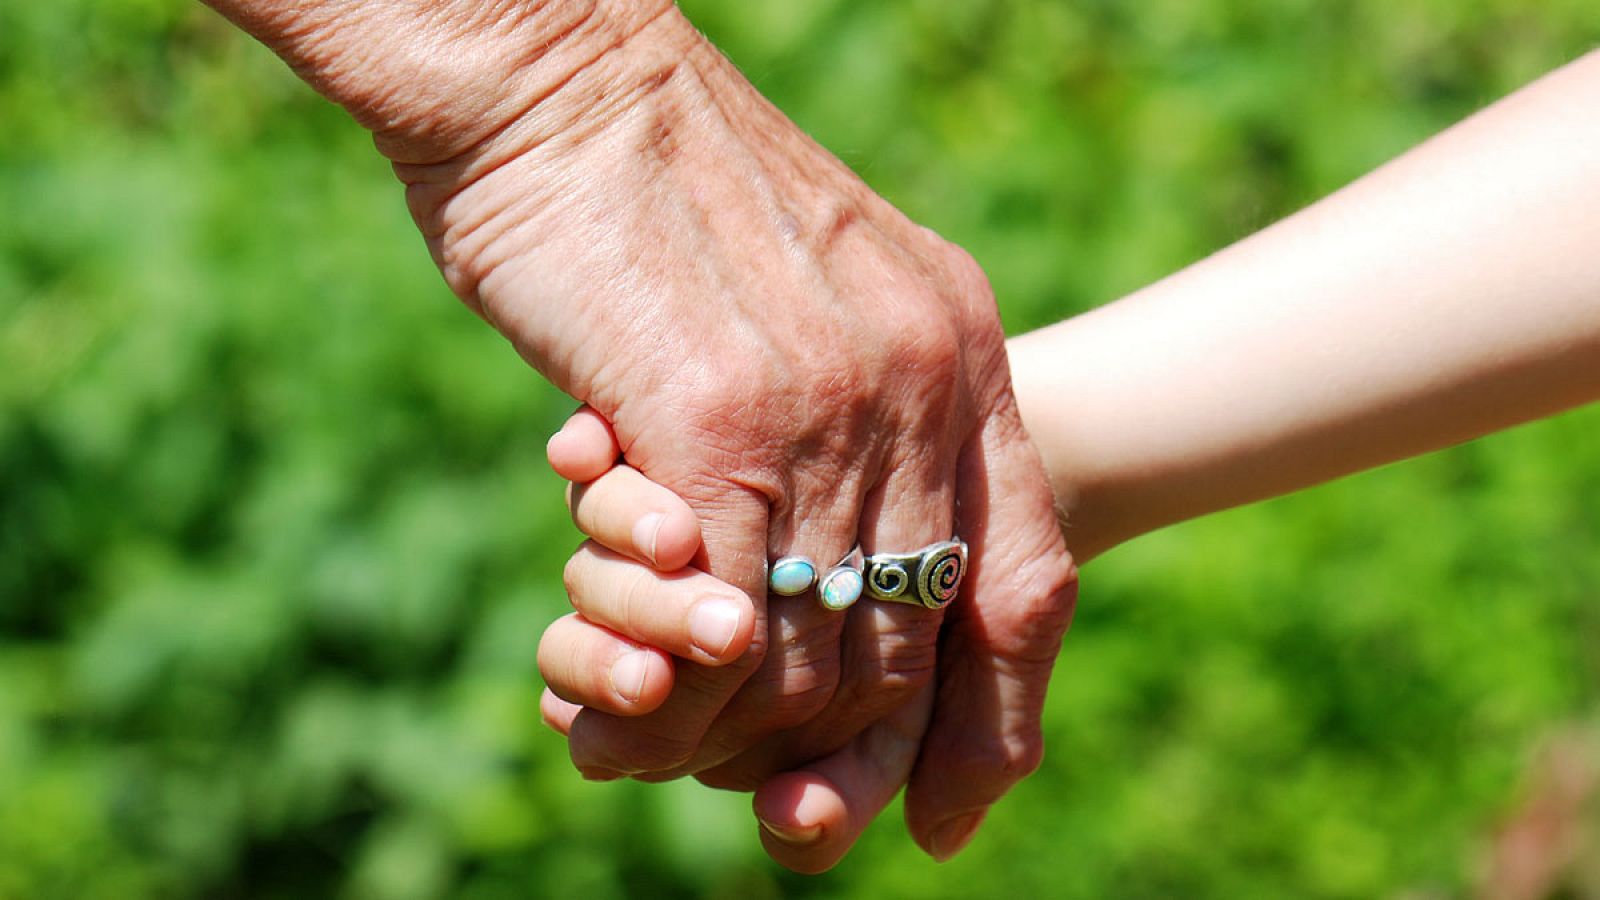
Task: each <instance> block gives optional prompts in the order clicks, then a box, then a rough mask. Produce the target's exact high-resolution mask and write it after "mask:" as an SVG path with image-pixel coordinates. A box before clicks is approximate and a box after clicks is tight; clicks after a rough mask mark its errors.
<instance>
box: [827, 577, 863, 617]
mask: <svg viewBox="0 0 1600 900" xmlns="http://www.w3.org/2000/svg"><path fill="white" fill-rule="evenodd" d="M863 584H864V582H862V580H861V573H860V572H857V571H856V570H854V569H835V570H834V571H832V572H829V573H828V576H827V577H826V578H824V579H823V580H822V586H821V587H819V588H817V600H819V601H821V603H822V605H823V606H825V607H827V608H828V609H831V610H833V611H835V612H838V611H839V610H844V609H849V608H850V607H851V606H852V605H854V604H855V602H856V601H857V600H860V599H861V588H862V585H863Z"/></svg>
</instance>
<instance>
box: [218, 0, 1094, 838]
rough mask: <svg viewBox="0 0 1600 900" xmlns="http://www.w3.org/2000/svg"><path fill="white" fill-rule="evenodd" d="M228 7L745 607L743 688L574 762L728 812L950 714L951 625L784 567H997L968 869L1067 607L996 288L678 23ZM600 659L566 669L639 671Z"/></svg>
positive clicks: (585, 741)
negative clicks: (684, 512) (703, 791)
mask: <svg viewBox="0 0 1600 900" xmlns="http://www.w3.org/2000/svg"><path fill="white" fill-rule="evenodd" d="M212 3H213V5H215V6H216V7H217V8H219V9H220V10H221V11H222V12H223V13H224V14H226V15H228V16H229V17H230V18H232V19H234V20H235V21H236V22H238V23H239V24H240V25H242V26H243V27H245V28H246V29H247V30H249V31H251V32H252V33H253V34H255V35H256V36H257V37H259V38H261V39H262V40H263V41H265V42H266V43H268V44H269V45H270V46H272V47H273V49H274V50H275V51H276V52H278V53H279V54H280V55H282V56H283V57H284V58H285V59H286V60H287V61H288V62H289V63H290V64H291V65H292V66H293V67H294V68H295V69H296V71H297V72H298V73H300V74H301V75H302V76H303V77H305V78H306V79H307V80H308V81H309V82H310V83H311V84H312V85H313V86H315V87H316V88H317V89H318V90H320V91H322V92H323V93H324V94H325V95H327V96H328V97H330V98H331V99H333V100H335V101H336V102H338V103H340V104H342V105H343V106H344V107H345V108H346V109H348V110H350V112H351V113H352V114H353V115H354V116H355V117H356V118H357V119H358V120H359V121H360V122H362V123H363V124H364V125H366V126H368V127H369V128H371V129H372V130H373V131H374V134H375V137H376V140H377V143H378V146H379V148H380V150H382V151H383V152H384V153H385V154H387V155H388V156H389V157H390V158H391V159H392V160H393V161H394V163H395V170H396V172H397V174H398V175H399V177H400V178H401V180H402V181H404V182H405V183H406V184H407V186H408V189H407V199H408V203H409V205H410V208H411V211H412V214H413V216H414V217H415V219H416V221H417V223H418V225H419V226H420V227H421V229H422V231H423V233H424V235H425V236H426V238H427V241H428V245H429V248H430V250H431V251H432V253H433V255H434V258H435V260H436V261H437V263H438V264H439V266H440V269H441V270H442V272H443V273H444V276H445V278H446V280H447V282H448V283H449V284H450V286H451V287H452V288H453V289H454V290H455V291H456V293H457V294H459V295H460V296H461V297H462V299H463V300H464V301H466V302H467V303H468V304H469V305H470V306H472V307H473V308H474V309H475V310H477V311H478V312H479V313H480V314H481V315H482V316H483V317H484V318H485V319H486V320H488V321H489V322H490V323H491V324H493V325H494V326H495V327H497V328H498V329H499V330H500V331H501V332H502V333H503V334H505V336H506V337H507V338H508V339H509V340H510V341H511V342H512V343H513V344H514V345H515V346H516V347H517V349H518V350H519V351H520V352H521V353H522V354H523V356H524V357H525V358H527V359H528V360H529V362H531V363H532V364H533V365H534V366H536V367H537V368H538V369H539V370H540V371H541V372H542V373H544V374H545V375H546V376H547V377H549V378H550V379H551V380H552V381H553V382H554V383H555V384H556V385H557V386H559V387H560V388H561V389H563V390H565V391H566V392H568V393H569V394H571V395H573V396H574V397H577V398H579V399H581V400H583V401H585V402H587V403H589V404H590V405H592V406H593V407H594V408H595V409H596V410H597V411H598V412H599V413H600V414H601V415H603V416H604V417H605V418H606V419H607V420H609V421H610V422H612V423H614V425H615V428H616V436H617V439H618V441H619V442H620V445H621V447H622V449H623V450H624V452H625V454H626V457H627V459H628V461H629V462H630V463H631V464H632V465H633V466H635V467H637V468H638V469H639V470H640V471H641V472H643V473H645V474H646V475H647V476H648V477H649V478H651V479H653V480H655V481H657V482H659V483H660V484H661V485H663V486H665V487H667V488H668V489H670V490H671V491H673V492H675V493H676V494H678V495H679V496H681V497H683V498H684V499H685V500H686V501H687V502H688V504H689V506H690V507H691V508H692V510H693V512H694V514H695V515H696V516H697V517H698V519H699V521H700V522H701V523H702V527H703V531H704V550H703V555H702V557H701V559H700V564H701V566H702V567H703V568H705V569H706V571H708V572H710V573H712V574H714V575H715V576H717V577H718V578H720V579H722V580H724V581H726V582H728V583H730V584H732V585H733V586H735V587H737V588H738V589H739V590H740V591H742V592H743V594H744V595H745V597H747V598H749V602H750V603H751V604H752V605H751V607H750V615H749V617H748V619H746V618H745V617H743V616H742V615H741V616H740V617H739V618H738V621H737V622H736V623H735V624H734V625H733V626H732V628H730V629H729V632H730V634H729V644H728V646H734V645H735V644H737V643H738V642H739V641H741V640H742V638H741V635H742V634H744V633H749V634H752V635H753V639H752V640H751V642H750V645H749V648H748V650H747V651H746V652H744V653H743V654H742V655H740V656H739V657H738V658H737V659H734V660H731V661H729V660H726V659H722V658H718V659H717V660H716V661H717V662H722V663H725V664H724V665H721V666H719V667H709V666H705V667H701V666H686V667H684V668H683V669H682V670H681V671H680V673H679V675H678V678H677V682H676V687H675V689H674V690H673V691H672V693H671V695H670V697H668V698H666V700H665V702H663V703H662V704H661V705H660V707H659V708H657V709H654V710H653V711H651V712H649V713H648V714H644V715H627V714H626V713H633V712H640V711H642V709H643V707H642V706H641V705H640V704H641V703H642V702H643V701H644V700H645V699H646V698H645V697H644V696H643V695H642V694H637V695H634V696H632V697H631V700H632V706H630V703H629V701H630V696H629V691H631V690H632V689H631V688H629V689H627V690H625V691H624V692H623V693H622V694H620V695H619V697H618V699H617V705H616V706H615V707H613V708H612V709H611V710H610V711H609V712H607V711H602V710H601V709H589V710H585V711H584V712H583V713H582V714H580V715H578V716H576V718H575V719H574V720H573V721H572V722H571V729H570V730H571V747H572V755H573V758H574V761H575V762H576V763H577V764H578V765H579V766H580V767H581V768H582V769H584V770H585V771H587V772H589V773H591V774H595V775H601V776H603V775H606V774H608V773H626V774H634V775H639V776H642V777H651V778H665V777H674V776H676V775H680V774H684V773H692V772H706V771H707V770H712V769H713V767H717V766H719V765H722V764H724V763H728V762H729V760H735V762H734V763H732V764H730V766H725V767H723V768H721V769H717V770H716V772H717V773H718V774H711V775H707V776H706V777H707V780H711V781H713V782H715V783H720V784H729V785H751V784H754V783H756V782H757V781H760V780H761V779H763V778H764V777H765V776H766V775H767V774H768V773H769V772H770V771H776V770H779V769H782V768H784V767H786V766H787V765H789V764H791V763H793V762H798V761H803V760H807V759H811V758H814V757H816V756H819V755H821V754H823V753H825V752H827V751H831V750H834V749H836V748H839V747H843V746H845V745H846V744H848V743H849V742H850V741H851V740H852V739H854V738H855V737H856V735H858V734H860V733H861V732H862V731H863V729H865V728H867V726H869V725H870V724H871V723H874V722H877V721H879V720H880V719H882V718H884V717H885V716H888V715H890V714H895V715H907V713H905V712H904V711H903V710H904V709H905V708H906V704H907V703H908V702H910V701H912V700H914V699H918V698H923V699H921V700H920V702H922V703H927V702H928V701H927V700H926V699H925V698H926V697H927V696H928V694H927V693H926V687H927V685H928V683H929V679H930V678H931V676H932V674H933V668H934V665H935V656H936V655H935V652H934V651H935V643H936V640H937V637H938V633H939V625H940V616H939V615H938V614H936V613H929V612H927V611H925V610H919V609H910V608H906V609H900V608H895V609H879V608H876V605H873V606H874V608H873V609H872V610H870V614H869V612H868V611H866V610H863V611H862V613H861V614H855V613H852V614H850V615H839V614H836V613H832V612H827V611H825V610H822V609H820V608H818V607H817V606H816V605H815V604H813V603H810V602H807V601H803V600H799V599H795V600H791V601H785V602H782V603H775V604H772V605H771V606H768V604H767V602H766V589H765V583H764V571H765V564H766V562H767V560H768V559H769V558H774V557H777V556H782V555H789V554H801V555H805V556H808V557H810V558H812V559H814V560H817V561H818V562H819V563H822V564H823V565H827V564H828V563H831V562H832V561H834V560H836V559H839V558H841V557H843V556H844V555H845V554H846V552H847V551H849V550H850V549H851V548H852V547H854V546H856V545H857V544H858V543H859V544H861V545H862V546H863V547H864V548H865V549H866V550H867V551H868V552H872V551H874V550H913V549H916V548H920V547H922V546H925V545H927V544H929V543H932V542H935V541H941V540H946V539H948V538H950V537H951V535H952V534H957V533H959V534H960V535H961V536H962V537H963V538H965V539H966V540H967V541H968V542H969V543H970V544H971V545H972V547H973V562H972V568H971V573H970V575H969V576H968V580H967V589H966V591H965V597H964V599H963V601H962V602H961V603H960V604H959V605H958V606H957V607H956V608H955V609H954V611H953V613H952V615H951V621H950V622H949V625H948V627H947V628H946V630H945V635H944V638H943V640H944V645H945V647H944V652H942V653H941V654H940V655H939V658H940V659H941V660H943V665H944V666H945V671H944V672H943V673H942V678H941V688H940V700H939V706H938V709H937V711H935V712H934V713H933V714H932V715H933V719H932V723H931V725H930V726H929V729H928V732H927V737H926V740H925V742H924V744H923V749H922V755H921V757H920V762H919V766H920V768H919V770H918V773H919V774H918V776H917V777H916V778H914V779H913V784H912V788H913V793H912V796H911V798H910V801H911V802H910V805H909V807H908V814H909V815H910V816H911V818H912V821H913V826H914V830H916V831H917V832H918V834H919V836H920V837H921V838H922V839H923V841H924V844H925V845H927V846H931V847H933V848H935V850H936V851H940V852H943V851H942V850H941V848H946V849H948V848H951V847H955V846H959V843H960V840H958V838H964V834H965V833H970V831H971V826H975V824H976V822H975V819H974V817H975V816H978V815H980V814H981V811H982V810H983V809H984V808H986V807H987V805H988V803H990V802H992V801H993V799H994V798H995V797H997V796H998V795H999V793H1000V792H1002V791H1003V790H1004V789H1005V788H1006V787H1007V786H1009V784H1011V783H1012V782H1013V781H1014V780H1015V779H1016V778H1017V777H1019V776H1020V775H1021V774H1024V773H1025V772H1026V771H1028V770H1029V769H1031V767H1032V766H1033V765H1034V764H1035V762H1036V760H1037V759H1038V754H1039V752H1040V751H1039V737H1038V730H1037V715H1036V713H1037V709H1038V705H1039V701H1040V697H1041V695H1042V691H1043V686H1044V680H1045V678H1046V677H1047V675H1048V672H1049V668H1050V664H1051V661H1052V660H1053V658H1054V655H1055V652H1056V648H1057V645H1058V641H1059V638H1060V636H1061V632H1062V631H1063V630H1064V629H1065V627H1066V622H1067V619H1068V617H1069V614H1070V609H1071V601H1072V596H1073V595H1072V590H1071V587H1072V583H1073V569H1072V566H1071V561H1070V559H1069V557H1068V556H1067V554H1066V552H1065V549H1064V548H1063V546H1062V543H1061V538H1060V535H1059V534H1058V533H1057V530H1056V527H1055V522H1054V517H1053V515H1052V508H1051V499H1050V494H1049V491H1048V488H1047V486H1046V483H1045V480H1044V477H1043V473H1042V470H1041V468H1040V465H1039V462H1038V460H1037V457H1036V456H1035V454H1034V452H1033V450H1032V448H1031V447H1030V445H1029V444H1028V442H1027V439H1026V436H1025V434H1024V432H1023V429H1022V427H1021V424H1020V420H1019V418H1018V414H1017V410H1016V404H1015V400H1014V399H1013V397H1012V393H1011V387H1010V382H1009V375H1008V372H1007V367H1006V364H1005V349H1004V343H1003V339H1002V333H1001V329H1000V325H999V321H998V318H997V316H996V311H995V307H994V302H993V299H992V297H991V295H990V292H989V289H988V286H987V283H986V281H985V279H984V277H983V275H982V273H981V272H980V271H979V269H978V267H977V266H976V265H975V264H974V263H973V262H972V260H971V259H970V258H969V257H968V256H967V255H966V254H964V253H963V252H962V251H960V250H959V249H957V248H955V247H953V246H951V245H949V244H947V243H945V242H944V241H942V240H941V239H939V238H938V237H937V236H936V235H934V234H932V233H931V232H929V231H927V230H925V229H923V228H920V227H918V226H917V225H915V224H913V223H912V222H910V221H908V220H907V219H905V218H904V217H903V216H902V215H900V214H899V213H898V212H897V211H896V210H895V209H893V208H892V207H890V206H889V205H888V204H887V203H885V202H884V201H883V200H881V199H880V198H878V197H877V196H876V195H874V194H873V193H872V191H871V190H870V189H868V188H867V187H866V186H865V185H864V184H862V183H861V182H860V181H859V180H858V179H857V178H856V177H855V176H854V175H853V174H852V173H851V172H850V171H849V170H848V169H847V168H845V167H844V166H843V165H842V164H840V163H839V162H838V161H837V160H835V159H834V158H833V157H831V156H830V155H829V154H828V153H826V152H825V151H824V150H822V149H821V148H820V147H818V146H817V145H815V144H814V143H812V142H811V141H810V140H808V139H807V138H806V137H805V135H803V134H802V133H801V132H800V131H799V130H798V129H797V128H796V127H795V126H794V125H793V124H792V123H790V122H789V121H788V120H787V119H786V118H784V117H783V115H782V114H781V113H779V112H778V111H777V110H776V109H774V108H773V107H771V106H770V105H769V104H767V103H766V102H765V101H764V100H763V99H762V98H761V97H760V96H759V94H758V93H757V92H756V91H755V90H754V89H753V88H752V87H751V86H750V85H749V84H748V83H747V82H746V81H745V80H744V79H743V78H741V77H740V76H739V74H738V73H737V72H736V71H735V70H734V69H733V67H732V66H731V65H730V64H729V63H728V62H727V61H726V60H725V59H724V58H722V57H721V56H720V55H719V54H718V53H717V52H716V50H715V49H714V48H713V47H711V46H710V45H709V44H708V43H707V42H706V41H705V40H704V39H703V38H702V37H701V36H700V35H699V34H698V33H697V32H696V31H695V30H694V29H693V27H692V26H690V24H689V23H688V22H687V21H686V20H684V19H683V18H682V16H680V15H679V14H678V12H677V11H676V9H675V8H674V7H673V5H672V4H671V3H670V2H667V0H649V2H646V0H567V2H553V3H520V4H507V3H483V2H479V0H440V2H430V3H422V2H420V0H374V2H369V3H361V4H350V3H343V2H337V0H212ZM958 484H959V485H961V486H962V487H961V489H960V491H959V492H958V490H957V488H956V485H958ZM646 552H647V553H650V552H656V551H655V549H654V548H646ZM747 629H748V631H747ZM586 634H587V633H586ZM607 640H611V641H615V640H617V639H616V638H615V637H614V636H610V637H607V636H605V635H601V636H600V637H599V638H596V636H595V635H593V634H589V635H588V637H587V638H585V639H583V640H581V641H577V642H576V643H574V645H573V647H572V649H571V651H570V652H571V653H572V654H573V656H572V658H573V659H574V660H579V659H587V660H590V661H593V662H594V663H596V664H597V665H598V664H599V663H600V662H601V661H603V660H608V659H612V658H616V657H617V655H618V652H619V651H618V648H617V645H611V644H607V643H605V642H606V641H607ZM708 661H709V660H708ZM646 673H647V675H648V667H646ZM622 674H625V675H628V676H629V677H633V676H634V675H635V674H636V672H634V670H626V671H624V672H623V673H622ZM636 686H637V685H636ZM913 709H914V707H913ZM796 728H799V729H801V730H800V731H799V732H796V733H795V735H794V737H793V739H791V740H788V741H786V742H785V743H784V745H783V747H782V752H776V753H769V754H768V755H767V756H766V757H764V758H762V759H760V760H755V761H748V758H747V757H740V754H742V753H744V752H745V751H747V750H749V749H750V748H751V747H753V746H756V745H757V744H758V743H759V742H760V741H761V740H762V739H763V738H765V737H767V736H769V735H772V734H774V733H776V732H779V731H782V730H785V729H796ZM762 746H768V747H770V746H771V745H762ZM736 757H738V759H737V760H736V759H735V758H736ZM924 772H926V773H928V775H927V776H926V777H925V776H923V775H922V773H924ZM952 772H961V773H962V774H963V777H962V778H959V779H953V778H949V777H946V776H947V775H948V773H952ZM958 832H960V834H958ZM950 835H955V837H949V836H950Z"/></svg>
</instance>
